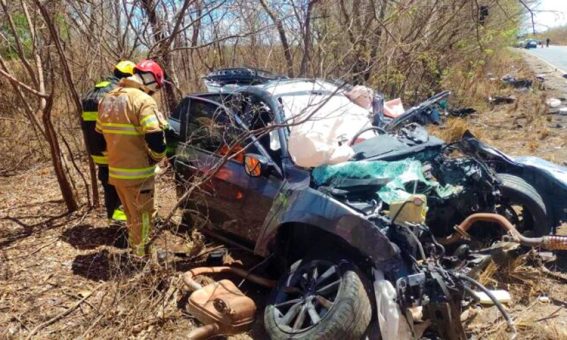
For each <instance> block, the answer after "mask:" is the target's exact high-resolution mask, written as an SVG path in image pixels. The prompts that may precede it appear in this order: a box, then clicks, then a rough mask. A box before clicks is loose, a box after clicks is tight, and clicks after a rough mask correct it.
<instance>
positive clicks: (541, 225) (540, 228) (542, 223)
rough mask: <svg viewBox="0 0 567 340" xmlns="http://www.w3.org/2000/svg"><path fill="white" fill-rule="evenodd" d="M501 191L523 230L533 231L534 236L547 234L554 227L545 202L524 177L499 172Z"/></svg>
mask: <svg viewBox="0 0 567 340" xmlns="http://www.w3.org/2000/svg"><path fill="white" fill-rule="evenodd" d="M497 176H498V179H500V181H501V182H502V186H501V187H500V191H501V192H502V198H503V201H504V203H505V205H506V206H507V207H508V208H511V209H512V210H513V211H512V212H511V213H512V214H513V215H515V219H516V221H513V222H515V223H516V224H517V225H518V227H519V229H520V230H521V231H524V230H525V231H532V232H533V233H534V236H542V235H547V234H549V233H550V231H551V230H552V229H553V226H552V223H551V219H550V218H549V216H548V214H547V209H546V206H545V202H544V201H543V198H542V197H541V195H540V194H539V193H538V192H537V190H536V189H535V188H534V187H533V186H531V185H530V184H529V183H528V182H526V181H525V180H523V179H522V178H520V177H518V176H514V175H510V174H498V175H497Z"/></svg>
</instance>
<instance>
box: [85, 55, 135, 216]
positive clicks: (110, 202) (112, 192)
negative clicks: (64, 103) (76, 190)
mask: <svg viewBox="0 0 567 340" xmlns="http://www.w3.org/2000/svg"><path fill="white" fill-rule="evenodd" d="M134 66H136V64H134V63H133V62H131V61H128V60H124V61H120V62H119V63H118V64H116V65H115V66H114V72H113V75H112V76H110V77H108V78H107V79H106V80H104V81H101V82H99V83H97V84H96V85H95V87H94V89H92V90H91V91H89V92H88V93H87V94H86V95H85V97H84V98H83V100H82V105H83V114H82V120H81V127H82V128H83V130H84V131H85V135H86V144H87V145H86V147H87V151H88V152H89V154H90V156H91V157H92V159H93V161H94V163H95V164H96V165H97V167H98V179H99V180H100V183H101V184H102V188H103V192H104V205H105V207H106V215H107V217H108V220H109V221H110V222H112V221H113V220H114V221H125V220H126V215H125V214H124V211H123V210H122V209H121V207H120V199H119V198H118V194H117V193H116V189H115V188H114V187H113V186H112V185H110V184H109V183H108V159H107V157H106V150H105V148H104V138H103V137H102V136H101V135H100V134H98V133H97V132H96V131H95V125H96V119H97V117H98V102H99V101H100V100H101V99H102V97H103V96H104V95H105V94H107V93H108V92H110V91H111V90H112V89H114V88H115V87H116V86H117V85H118V82H119V81H120V79H122V78H126V77H130V76H132V74H134Z"/></svg>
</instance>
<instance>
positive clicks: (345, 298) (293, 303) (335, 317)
mask: <svg viewBox="0 0 567 340" xmlns="http://www.w3.org/2000/svg"><path fill="white" fill-rule="evenodd" d="M371 316H372V307H371V304H370V300H369V297H368V293H367V291H366V289H365V288H364V285H363V283H362V281H361V277H360V276H359V274H358V273H357V271H356V268H355V266H354V265H352V264H351V263H349V262H348V261H346V260H341V261H332V260H323V259H314V260H300V261H297V262H296V263H294V264H293V265H292V266H291V269H290V271H289V272H288V273H287V274H286V275H284V276H283V277H282V278H281V279H280V281H279V283H278V285H277V287H276V288H275V290H274V292H273V294H272V297H271V299H270V300H269V301H268V303H267V305H266V308H265V310H264V324H265V327H266V331H267V332H268V334H269V335H270V337H271V338H272V339H360V338H361V336H362V335H363V334H364V332H365V331H366V329H367V328H368V325H369V323H370V319H371Z"/></svg>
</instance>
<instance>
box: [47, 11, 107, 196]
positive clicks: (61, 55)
mask: <svg viewBox="0 0 567 340" xmlns="http://www.w3.org/2000/svg"><path fill="white" fill-rule="evenodd" d="M36 5H37V7H38V8H39V11H40V12H41V15H42V17H43V19H44V20H45V23H46V24H47V27H48V28H49V33H50V35H51V38H52V39H53V41H54V43H55V47H56V49H57V53H58V54H59V60H60V62H61V67H62V68H63V75H64V79H65V83H66V84H67V88H68V89H69V91H70V93H71V98H72V99H73V103H74V105H75V112H76V117H77V119H78V120H80V119H81V114H82V111H83V107H82V105H81V99H80V97H79V94H78V93H77V89H76V88H75V82H74V81H73V75H72V73H71V70H70V68H69V63H68V61H67V57H66V55H65V51H64V50H63V46H62V44H61V39H60V37H59V32H57V29H56V28H55V25H54V24H53V20H52V18H51V16H50V14H49V12H48V11H47V9H46V8H45V6H44V5H42V4H41V3H40V2H39V0H36ZM50 114H51V113H50ZM44 123H45V122H44ZM51 128H53V127H51ZM81 131H83V130H81ZM53 134H54V135H53V137H55V138H56V135H55V131H53ZM83 141H84V142H85V145H86V143H87V135H86V134H85V132H84V131H83ZM57 149H59V145H58V144H57ZM58 152H59V154H60V150H59V151H58ZM88 162H89V172H90V175H91V176H90V177H91V187H92V197H93V202H88V203H89V204H91V203H92V205H93V206H98V205H99V196H98V185H97V179H96V174H95V171H94V164H93V160H92V159H91V158H90V157H89V160H88ZM85 185H86V183H85ZM62 190H63V188H62ZM85 190H87V191H88V190H89V188H88V187H87V188H85ZM71 195H72V193H71ZM75 206H76V203H75Z"/></svg>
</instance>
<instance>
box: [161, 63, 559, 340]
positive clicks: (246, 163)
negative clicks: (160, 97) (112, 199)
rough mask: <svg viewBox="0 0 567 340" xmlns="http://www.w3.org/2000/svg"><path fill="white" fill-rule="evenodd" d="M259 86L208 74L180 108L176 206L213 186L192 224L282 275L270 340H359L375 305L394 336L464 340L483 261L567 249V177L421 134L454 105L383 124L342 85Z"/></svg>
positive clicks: (546, 166)
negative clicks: (495, 255)
mask: <svg viewBox="0 0 567 340" xmlns="http://www.w3.org/2000/svg"><path fill="white" fill-rule="evenodd" d="M258 74H259V73H258V71H256V70H249V69H232V70H230V72H228V71H226V70H224V71H222V72H221V71H219V72H216V73H214V74H212V75H209V76H208V77H207V78H206V79H207V80H208V82H209V83H208V85H209V88H210V89H212V90H213V91H212V92H208V93H203V94H196V95H192V96H188V97H186V98H184V99H183V101H182V102H181V103H180V104H179V106H178V107H177V108H176V109H175V111H174V112H173V113H172V115H171V118H170V125H171V126H172V127H174V129H175V136H176V139H177V141H176V143H177V147H176V151H175V161H174V169H175V176H176V179H177V183H178V194H179V196H180V197H183V194H184V193H185V190H186V185H187V183H191V182H192V181H193V182H195V181H197V182H198V181H202V184H201V185H200V186H199V189H198V190H195V191H194V192H193V193H192V194H191V196H190V197H189V198H188V199H187V200H186V201H185V202H184V207H185V209H186V213H185V214H184V223H185V224H187V225H189V226H198V227H199V228H200V230H202V231H203V232H204V233H205V234H208V235H211V236H213V237H218V238H220V239H221V240H225V241H227V242H231V243H234V244H237V245H238V246H239V247H243V248H246V249H249V250H250V251H251V252H253V253H255V254H257V255H260V256H263V257H266V258H272V259H273V261H272V262H274V263H275V264H276V266H277V267H278V268H281V270H280V275H281V276H280V278H279V280H278V283H277V284H276V286H275V288H274V292H273V294H272V297H271V298H270V300H269V301H268V303H267V306H266V308H265V310H264V324H265V327H266V331H267V332H268V334H269V335H270V336H271V337H272V338H275V339H280V338H294V339H295V338H297V339H299V338H313V339H324V338H328V337H329V336H330V335H331V334H333V335H334V334H345V335H346V336H348V337H349V338H350V337H352V338H359V337H361V336H363V334H365V332H367V329H368V325H369V323H370V322H371V320H370V319H371V316H372V305H373V304H371V303H370V299H373V300H375V301H376V302H375V305H376V308H377V319H378V320H377V322H378V323H379V326H380V327H379V328H380V332H381V334H382V336H383V338H384V339H393V338H399V336H400V334H402V335H403V334H405V335H407V336H408V337H410V338H411V337H413V338H419V337H421V336H423V335H426V336H429V335H430V336H440V337H442V338H446V339H465V338H466V335H465V331H464V329H463V326H462V325H461V322H460V314H461V311H462V301H463V300H466V299H471V298H472V297H471V296H470V295H471V293H470V292H471V290H472V289H481V290H483V289H484V290H486V288H484V287H483V286H482V285H480V284H479V283H478V282H477V281H475V280H474V272H475V271H474V270H472V269H471V268H472V267H478V266H479V265H480V264H486V263H487V262H486V258H487V257H486V255H485V254H484V253H483V252H481V251H480V250H481V249H486V248H487V247H491V246H494V240H501V239H503V240H505V241H513V242H518V243H521V244H524V245H526V246H535V245H537V246H539V247H544V248H548V249H564V247H565V246H566V245H567V242H565V239H564V238H561V237H559V238H558V237H557V236H549V237H548V236H547V235H549V234H551V233H553V231H554V227H555V226H557V225H558V224H559V223H560V222H561V221H565V220H567V202H566V200H567V180H566V174H567V170H566V169H565V168H563V167H560V166H557V165H554V164H551V163H547V162H545V161H542V160H539V159H535V158H516V159H512V158H511V157H508V156H507V155H505V154H503V153H501V152H500V151H498V150H496V149H494V148H492V147H489V146H487V145H485V144H483V143H482V142H480V141H479V140H478V139H476V138H475V137H474V136H472V135H471V134H470V133H467V134H465V136H463V138H462V139H461V140H460V141H458V142H456V143H452V144H446V143H444V142H443V141H442V140H440V139H438V138H436V137H433V136H430V135H429V134H428V133H427V131H426V130H425V129H424V128H423V127H421V126H420V125H418V124H416V121H419V119H422V118H423V117H425V116H430V115H431V113H432V111H431V110H430V108H431V107H432V105H434V104H435V103H438V102H439V101H440V100H444V99H446V97H447V96H448V93H447V92H443V93H441V94H439V95H437V96H435V97H433V98H432V99H430V100H428V101H427V102H425V103H424V104H422V105H417V106H415V107H413V108H411V109H409V110H408V111H406V113H404V114H401V115H399V116H398V117H396V118H393V119H391V120H383V119H382V116H380V113H379V112H376V111H375V110H373V109H372V108H371V109H365V108H363V107H361V106H360V105H357V104H354V103H353V102H352V101H351V100H350V99H349V98H348V97H347V96H346V95H345V92H344V90H343V88H342V87H341V86H342V85H335V84H333V83H329V82H325V81H322V80H310V79H286V78H285V77H280V76H274V75H270V74H268V73H265V72H263V73H260V76H258ZM376 101H378V100H376ZM380 102H381V103H383V100H382V101H380ZM424 112H425V113H424ZM424 114H425V116H424ZM377 115H378V118H377ZM416 117H421V118H419V119H417V120H416ZM294 143H295V144H294ZM518 208H519V209H518ZM410 210H411V212H410ZM479 214H481V215H479ZM482 214H485V215H482ZM471 216H473V217H472V218H471ZM502 219H503V220H504V221H506V222H507V223H505V222H504V221H503V220H502ZM465 222H466V223H465ZM455 226H462V228H455ZM499 226H501V227H499ZM510 226H512V227H510ZM455 233H458V235H457V236H455ZM526 235H527V236H526ZM528 236H530V237H531V238H528ZM447 240H449V241H447ZM368 292H373V294H368ZM488 294H490V292H488ZM489 296H490V295H489ZM392 301H395V303H393V302H392ZM495 303H496V304H497V305H498V303H497V302H495ZM353 311H355V312H353ZM502 312H503V313H504V315H506V312H505V311H504V310H502ZM512 327H513V326H512Z"/></svg>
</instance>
